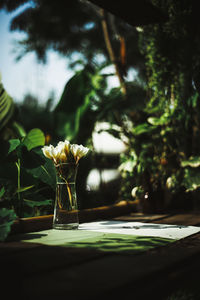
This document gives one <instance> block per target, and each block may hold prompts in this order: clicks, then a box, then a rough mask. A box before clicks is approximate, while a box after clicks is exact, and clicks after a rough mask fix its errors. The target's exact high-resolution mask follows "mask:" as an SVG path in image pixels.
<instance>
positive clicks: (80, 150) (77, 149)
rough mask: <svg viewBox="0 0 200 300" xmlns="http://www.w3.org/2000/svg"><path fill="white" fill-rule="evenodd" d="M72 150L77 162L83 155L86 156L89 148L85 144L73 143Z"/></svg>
mask: <svg viewBox="0 0 200 300" xmlns="http://www.w3.org/2000/svg"><path fill="white" fill-rule="evenodd" d="M70 150H71V153H72V154H73V156H74V159H75V161H76V163H77V162H78V161H79V159H80V158H81V157H83V156H85V155H86V154H87V153H88V151H89V148H87V147H84V146H83V145H77V144H73V145H71V147H70Z"/></svg>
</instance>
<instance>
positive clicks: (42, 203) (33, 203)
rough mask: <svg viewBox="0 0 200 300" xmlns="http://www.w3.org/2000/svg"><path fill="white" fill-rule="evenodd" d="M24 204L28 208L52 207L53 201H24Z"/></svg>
mask: <svg viewBox="0 0 200 300" xmlns="http://www.w3.org/2000/svg"><path fill="white" fill-rule="evenodd" d="M24 202H25V204H26V205H28V206H29V207H36V206H48V205H52V202H53V200H51V199H47V200H43V201H33V200H28V199H24Z"/></svg>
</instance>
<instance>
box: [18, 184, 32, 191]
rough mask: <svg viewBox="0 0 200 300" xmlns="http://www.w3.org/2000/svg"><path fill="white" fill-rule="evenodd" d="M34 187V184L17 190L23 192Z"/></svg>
mask: <svg viewBox="0 0 200 300" xmlns="http://www.w3.org/2000/svg"><path fill="white" fill-rule="evenodd" d="M33 187H34V185H30V186H25V187H20V188H19V189H17V190H16V193H22V192H25V191H28V190H30V189H32V188H33Z"/></svg>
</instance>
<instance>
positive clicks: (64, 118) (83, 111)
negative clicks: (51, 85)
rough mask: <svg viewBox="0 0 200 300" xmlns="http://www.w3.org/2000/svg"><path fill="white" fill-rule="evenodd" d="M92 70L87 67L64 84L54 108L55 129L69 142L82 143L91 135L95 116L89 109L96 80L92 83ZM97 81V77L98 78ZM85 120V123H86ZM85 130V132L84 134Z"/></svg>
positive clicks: (96, 85) (97, 85)
mask: <svg viewBox="0 0 200 300" xmlns="http://www.w3.org/2000/svg"><path fill="white" fill-rule="evenodd" d="M93 73H94V72H93V71H92V70H90V69H89V68H87V67H86V68H85V69H84V70H82V71H80V72H78V73H76V74H75V75H74V76H73V77H72V78H71V79H70V80H69V81H68V82H67V84H66V86H65V88H64V91H63V94H62V96H61V99H60V101H59V103H58V105H57V106H56V108H55V110H54V116H55V124H56V130H57V133H58V135H59V136H60V137H62V138H67V139H68V140H70V141H71V142H73V141H75V140H76V143H77V142H79V143H84V141H85V140H86V139H87V138H88V135H89V136H91V132H92V130H93V127H94V124H95V121H96V118H94V113H93V112H92V111H91V99H90V98H91V97H92V95H93V96H94V94H95V87H96V88H98V87H99V83H98V84H97V82H96V80H94V85H95V87H94V86H93V83H92V80H93V77H92V76H93V75H94V74H93ZM98 81H99V78H98ZM86 121H87V123H86ZM86 131H87V134H86Z"/></svg>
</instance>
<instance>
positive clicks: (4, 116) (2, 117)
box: [0, 83, 14, 130]
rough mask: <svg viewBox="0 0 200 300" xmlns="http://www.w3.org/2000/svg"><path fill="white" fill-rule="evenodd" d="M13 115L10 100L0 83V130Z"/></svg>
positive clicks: (12, 104)
mask: <svg viewBox="0 0 200 300" xmlns="http://www.w3.org/2000/svg"><path fill="white" fill-rule="evenodd" d="M13 113H14V103H13V100H12V98H11V97H10V96H9V95H8V93H7V92H6V90H5V89H4V87H3V85H2V83H0V130H1V129H2V128H3V127H4V126H5V125H6V124H7V123H8V121H9V120H10V119H11V117H12V116H13Z"/></svg>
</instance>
